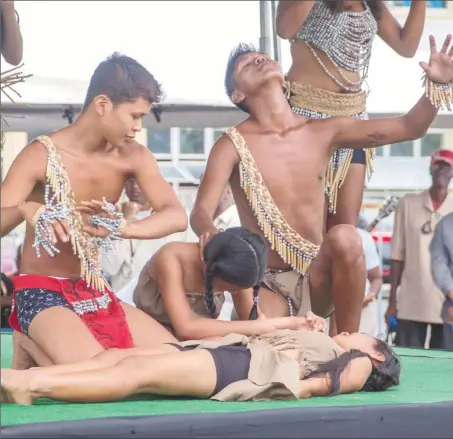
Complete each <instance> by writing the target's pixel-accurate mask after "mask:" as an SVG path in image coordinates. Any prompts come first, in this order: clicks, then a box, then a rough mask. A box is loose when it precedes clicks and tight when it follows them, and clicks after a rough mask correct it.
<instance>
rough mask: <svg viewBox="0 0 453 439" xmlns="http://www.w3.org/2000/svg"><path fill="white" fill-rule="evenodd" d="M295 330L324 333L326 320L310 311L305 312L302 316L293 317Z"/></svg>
mask: <svg viewBox="0 0 453 439" xmlns="http://www.w3.org/2000/svg"><path fill="white" fill-rule="evenodd" d="M295 321H296V327H295V329H296V330H302V329H305V330H307V331H314V332H321V333H323V334H324V333H325V332H326V331H327V321H326V319H323V318H322V317H319V316H317V315H316V314H313V313H312V312H311V311H309V312H307V313H306V314H305V316H304V317H295Z"/></svg>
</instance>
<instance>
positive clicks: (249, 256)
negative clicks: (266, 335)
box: [203, 227, 267, 320]
mask: <svg viewBox="0 0 453 439" xmlns="http://www.w3.org/2000/svg"><path fill="white" fill-rule="evenodd" d="M203 259H204V262H205V263H206V297H205V303H206V308H207V309H208V310H209V313H210V314H211V315H212V316H213V317H214V318H215V313H216V309H215V303H214V278H215V277H219V278H220V279H222V280H223V281H224V282H227V283H229V284H231V285H233V286H235V287H236V288H237V289H241V290H246V289H249V288H251V287H253V302H254V305H253V307H252V310H251V312H250V316H249V319H250V320H256V319H257V318H258V292H259V283H260V282H261V280H262V279H263V277H264V273H265V270H266V266H267V247H266V244H265V242H264V240H263V238H261V236H259V235H257V234H256V233H253V232H251V231H250V230H247V229H245V228H244V227H232V228H231V229H227V230H225V231H224V232H221V233H217V234H216V235H214V236H213V237H212V238H211V239H210V240H209V241H208V243H207V244H206V245H205V247H204V249H203Z"/></svg>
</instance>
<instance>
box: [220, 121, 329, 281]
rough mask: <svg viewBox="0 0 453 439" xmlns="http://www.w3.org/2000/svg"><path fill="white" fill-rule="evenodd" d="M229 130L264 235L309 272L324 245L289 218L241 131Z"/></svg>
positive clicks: (297, 266)
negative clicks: (306, 236) (296, 227)
mask: <svg viewBox="0 0 453 439" xmlns="http://www.w3.org/2000/svg"><path fill="white" fill-rule="evenodd" d="M226 134H227V135H228V137H229V138H230V139H231V141H232V142H233V145H234V146H235V148H236V151H237V153H238V154H239V157H240V159H241V160H240V163H239V175H240V184H241V188H242V190H243V191H244V193H245V195H246V197H247V200H248V202H249V205H250V207H251V209H252V211H253V213H254V215H255V217H256V220H257V222H258V225H259V226H260V228H261V230H262V231H263V233H264V236H265V237H266V239H267V240H268V241H269V243H270V245H271V248H272V250H274V251H276V252H277V254H278V255H279V256H280V257H281V258H282V260H283V261H284V262H285V263H286V264H288V265H290V266H291V267H292V268H293V269H294V270H296V271H297V272H298V273H300V274H302V275H303V276H305V275H306V274H307V272H308V268H309V267H310V264H311V262H312V261H313V259H314V258H315V257H316V255H317V254H318V252H319V249H320V246H318V245H315V244H312V243H311V242H309V241H307V240H306V239H304V238H302V237H301V236H300V235H299V234H298V233H297V232H296V231H295V230H293V229H292V228H291V227H290V226H289V224H288V223H287V222H286V220H285V218H284V217H283V215H282V213H281V212H280V209H279V208H278V207H277V205H276V204H275V201H274V200H273V198H272V196H271V194H270V193H269V190H268V189H267V186H266V183H265V182H264V180H263V177H262V175H261V172H260V170H259V169H258V166H257V164H256V162H255V159H254V158H253V156H252V154H251V152H250V150H249V149H248V147H247V144H246V142H245V140H244V138H243V137H242V135H241V134H240V133H239V131H238V130H237V129H236V128H234V127H233V128H230V129H228V130H227V131H226Z"/></svg>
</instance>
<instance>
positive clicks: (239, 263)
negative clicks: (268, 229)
mask: <svg viewBox="0 0 453 439" xmlns="http://www.w3.org/2000/svg"><path fill="white" fill-rule="evenodd" d="M266 263H267V249H266V245H265V243H264V241H263V239H262V238H261V237H260V236H259V235H257V234H255V233H252V232H250V231H248V230H247V229H245V228H242V227H233V228H230V229H227V230H225V231H222V232H221V233H218V234H217V235H215V236H214V237H213V238H212V239H211V240H210V241H209V242H208V243H207V244H206V246H205V247H204V248H203V253H202V255H200V246H199V244H198V243H183V242H172V243H168V244H165V245H164V246H163V247H161V248H160V249H159V250H158V251H157V252H156V253H155V254H154V255H153V256H152V258H151V259H150V260H149V261H148V262H147V263H146V265H145V266H144V267H143V269H142V271H141V273H140V276H139V280H138V283H137V286H136V288H135V290H134V294H133V300H134V303H135V305H136V306H137V307H138V308H139V309H141V310H142V311H144V312H146V313H147V314H148V315H150V316H151V317H152V318H153V319H155V320H157V321H158V322H159V323H161V324H162V325H164V326H165V327H167V329H169V330H170V331H172V332H173V333H174V334H175V335H176V337H177V338H178V339H180V340H201V339H204V338H207V337H222V336H224V335H227V334H230V333H232V332H235V333H238V334H243V335H254V334H263V333H266V332H272V331H275V330H277V329H302V328H311V327H312V325H314V327H313V329H314V328H315V327H316V329H317V330H320V331H324V330H325V329H326V327H325V326H326V323H325V320H324V319H322V318H317V317H316V316H314V314H312V313H308V314H307V315H305V316H303V317H282V318H275V319H271V318H270V319H266V320H256V318H257V303H258V290H259V284H260V282H261V280H262V279H263V276H264V271H265V269H266ZM247 288H252V289H253V291H254V304H253V306H252V308H251V309H250V308H249V309H248V310H247V312H248V318H249V320H246V321H221V320H216V319H217V317H218V316H219V314H220V309H221V307H222V305H223V303H224V300H225V299H224V291H229V292H230V293H232V295H233V300H236V295H237V294H236V292H237V291H242V290H244V289H247ZM307 325H308V326H307Z"/></svg>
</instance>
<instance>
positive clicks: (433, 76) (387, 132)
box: [325, 35, 453, 149]
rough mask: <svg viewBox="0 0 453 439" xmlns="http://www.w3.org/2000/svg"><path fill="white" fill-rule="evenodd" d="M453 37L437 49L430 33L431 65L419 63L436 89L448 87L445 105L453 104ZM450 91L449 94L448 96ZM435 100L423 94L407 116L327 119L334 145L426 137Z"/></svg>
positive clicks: (377, 143) (380, 143) (360, 145)
mask: <svg viewBox="0 0 453 439" xmlns="http://www.w3.org/2000/svg"><path fill="white" fill-rule="evenodd" d="M451 40H452V36H451V35H449V36H448V37H447V38H446V39H445V42H444V44H443V46H442V49H441V50H440V52H438V51H437V49H436V42H435V40H434V37H433V36H431V37H430V44H431V56H430V60H429V64H426V63H420V66H421V67H422V68H423V70H424V71H425V72H426V74H427V76H428V78H429V80H430V81H432V82H431V84H433V89H435V90H439V89H440V88H441V87H444V88H445V90H446V91H445V92H444V95H445V98H444V99H443V101H444V102H445V104H446V105H449V104H450V105H451V103H452V102H453V97H452V93H453V84H452V82H453V59H452V57H453V46H451V44H450V43H451ZM450 46H451V47H450ZM447 89H449V91H447ZM448 93H450V95H449V97H448ZM436 103H437V105H433V103H431V99H430V98H428V97H426V96H425V95H423V97H422V98H421V99H420V100H419V101H418V102H417V104H416V105H415V106H414V107H413V108H412V109H411V110H410V111H409V112H408V113H407V114H406V115H404V116H400V117H392V118H382V119H372V120H358V119H354V118H348V117H338V118H332V119H330V120H326V121H325V122H326V123H329V122H330V121H331V124H330V125H329V126H331V127H332V129H333V146H334V147H339V148H359V149H362V148H375V147H377V146H383V145H388V144H392V143H398V142H403V141H406V140H414V139H418V138H420V137H423V136H424V135H425V134H426V132H427V130H428V128H429V126H430V125H431V123H432V122H433V120H434V118H435V117H436V115H437V112H438V109H439V108H438V107H439V105H438V104H439V103H438V102H436Z"/></svg>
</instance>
